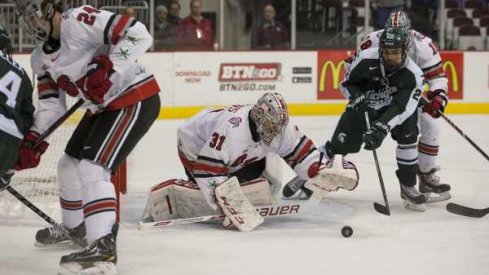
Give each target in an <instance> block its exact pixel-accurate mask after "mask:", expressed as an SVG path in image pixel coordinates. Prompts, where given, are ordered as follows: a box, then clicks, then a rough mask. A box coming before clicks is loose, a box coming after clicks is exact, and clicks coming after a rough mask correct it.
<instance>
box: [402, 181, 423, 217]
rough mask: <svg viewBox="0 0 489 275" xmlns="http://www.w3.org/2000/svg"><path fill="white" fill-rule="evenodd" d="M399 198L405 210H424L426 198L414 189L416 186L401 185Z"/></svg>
mask: <svg viewBox="0 0 489 275" xmlns="http://www.w3.org/2000/svg"><path fill="white" fill-rule="evenodd" d="M401 198H402V199H403V200H404V207H405V208H406V209H411V210H414V211H419V212H424V211H425V210H426V206H425V202H426V198H425V196H424V195H423V194H421V193H420V192H419V191H418V189H416V186H405V185H403V184H401Z"/></svg>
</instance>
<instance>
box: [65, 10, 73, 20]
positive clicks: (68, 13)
mask: <svg viewBox="0 0 489 275" xmlns="http://www.w3.org/2000/svg"><path fill="white" fill-rule="evenodd" d="M72 12H73V9H69V10H67V11H65V12H63V19H64V20H66V19H68V18H69V17H70V15H71V13H72Z"/></svg>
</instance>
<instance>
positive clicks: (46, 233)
mask: <svg viewBox="0 0 489 275" xmlns="http://www.w3.org/2000/svg"><path fill="white" fill-rule="evenodd" d="M61 226H62V227H63V228H64V229H65V231H66V232H68V233H69V235H70V236H71V238H72V239H70V238H68V236H66V235H65V234H63V232H61V231H60V230H59V229H58V228H56V227H54V226H53V227H47V228H44V229H41V230H39V231H37V233H36V242H35V243H34V246H35V247H40V248H61V247H72V246H79V244H81V245H83V246H87V239H86V233H85V223H83V222H82V223H81V224H80V225H78V226H77V227H75V228H73V229H69V228H67V227H66V226H64V225H61ZM73 239H74V240H73Z"/></svg>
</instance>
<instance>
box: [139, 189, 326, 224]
mask: <svg viewBox="0 0 489 275" xmlns="http://www.w3.org/2000/svg"><path fill="white" fill-rule="evenodd" d="M321 200H322V196H320V195H314V194H313V195H312V196H311V197H310V198H309V200H307V201H306V202H297V203H285V202H283V203H279V204H276V205H266V206H258V207H256V211H257V212H258V213H259V214H260V215H261V216H262V217H264V218H276V217H284V216H290V215H298V214H303V213H307V212H310V211H311V210H312V209H313V208H315V207H316V206H318V205H319V203H320V202H321ZM224 217H225V215H224V214H215V215H208V216H200V217H192V218H181V219H172V220H162V221H156V222H145V221H141V222H139V224H138V228H139V230H143V229H148V228H162V227H168V226H172V225H181V224H189V223H197V222H206V221H222V220H224Z"/></svg>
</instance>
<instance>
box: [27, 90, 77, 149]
mask: <svg viewBox="0 0 489 275" xmlns="http://www.w3.org/2000/svg"><path fill="white" fill-rule="evenodd" d="M83 102H84V100H83V99H79V100H78V101H77V102H76V103H75V104H73V106H71V108H70V109H68V111H66V113H64V114H63V115H62V116H61V117H60V118H58V119H57V120H56V121H55V122H54V123H53V124H51V126H49V128H48V129H47V130H46V131H44V133H42V134H41V135H40V136H39V137H38V138H37V139H36V140H35V141H34V144H33V146H32V147H33V148H36V147H37V146H39V144H41V143H42V142H43V141H44V140H45V139H46V138H48V137H49V136H50V135H51V134H52V133H53V132H54V131H55V130H56V129H58V127H59V126H61V124H63V123H64V122H65V121H66V120H67V119H68V118H69V117H70V116H71V115H72V114H73V113H74V112H76V110H78V108H80V106H82V105H83Z"/></svg>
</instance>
